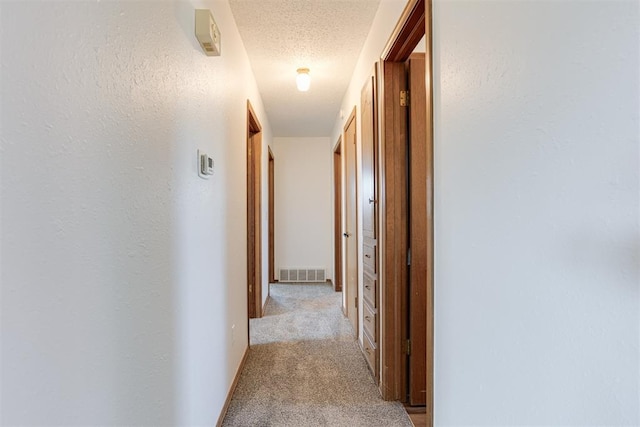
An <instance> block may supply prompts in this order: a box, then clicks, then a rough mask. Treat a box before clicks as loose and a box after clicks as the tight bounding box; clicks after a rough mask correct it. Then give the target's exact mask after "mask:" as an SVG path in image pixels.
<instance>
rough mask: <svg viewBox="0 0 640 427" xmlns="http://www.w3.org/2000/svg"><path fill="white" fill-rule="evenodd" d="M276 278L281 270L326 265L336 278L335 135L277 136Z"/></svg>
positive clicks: (330, 274) (275, 143) (328, 272)
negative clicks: (331, 148)
mask: <svg viewBox="0 0 640 427" xmlns="http://www.w3.org/2000/svg"><path fill="white" fill-rule="evenodd" d="M273 141H274V143H273V146H272V150H273V154H274V158H275V166H276V167H275V194H276V198H275V210H276V215H275V220H276V221H275V226H276V230H275V236H276V239H275V245H276V277H277V276H278V275H279V269H280V268H296V267H303V268H304V267H325V268H326V269H327V278H332V277H333V246H332V245H333V239H332V235H333V223H332V221H331V218H332V217H331V211H332V206H333V203H332V200H333V199H332V197H333V196H332V195H333V191H332V187H331V173H332V172H331V171H332V169H331V164H332V161H333V157H332V154H331V152H330V151H329V149H328V147H329V145H330V144H329V141H330V140H329V138H274V139H273Z"/></svg>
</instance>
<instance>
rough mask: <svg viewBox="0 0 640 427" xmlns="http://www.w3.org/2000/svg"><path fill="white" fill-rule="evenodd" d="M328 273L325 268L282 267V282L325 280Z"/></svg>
mask: <svg viewBox="0 0 640 427" xmlns="http://www.w3.org/2000/svg"><path fill="white" fill-rule="evenodd" d="M326 280H327V275H326V272H325V270H324V268H281V269H280V282H289V283H313V282H316V283H318V282H325V281H326Z"/></svg>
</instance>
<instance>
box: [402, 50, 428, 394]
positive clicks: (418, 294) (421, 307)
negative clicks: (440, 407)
mask: <svg viewBox="0 0 640 427" xmlns="http://www.w3.org/2000/svg"><path fill="white" fill-rule="evenodd" d="M407 72H408V75H407V82H408V85H409V99H410V101H409V102H408V107H409V126H408V128H409V147H408V152H409V156H408V158H409V164H408V170H409V198H408V199H409V248H410V253H411V257H410V263H409V264H410V265H409V292H408V299H409V300H408V306H409V319H408V336H409V341H410V343H411V344H410V351H409V361H408V368H409V373H408V377H409V378H408V380H409V381H408V386H409V394H408V395H409V404H410V405H412V406H423V405H425V404H426V402H427V400H426V397H427V396H426V388H427V385H426V379H427V371H426V369H427V366H426V360H427V358H426V354H427V273H428V272H427V239H426V236H427V215H426V212H427V169H426V168H425V165H426V163H427V124H426V121H425V120H424V118H425V117H426V115H427V113H426V106H427V101H426V96H427V95H426V86H425V54H424V53H414V54H412V55H411V56H410V57H409V60H408V61H407Z"/></svg>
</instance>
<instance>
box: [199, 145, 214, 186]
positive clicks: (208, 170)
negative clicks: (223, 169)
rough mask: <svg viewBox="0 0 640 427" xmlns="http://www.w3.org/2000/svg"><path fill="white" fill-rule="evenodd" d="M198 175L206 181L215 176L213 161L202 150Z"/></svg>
mask: <svg viewBox="0 0 640 427" xmlns="http://www.w3.org/2000/svg"><path fill="white" fill-rule="evenodd" d="M198 175H199V176H200V178H204V179H208V178H209V177H210V176H211V175H213V159H212V158H211V157H209V155H208V154H206V153H202V152H201V151H200V150H198Z"/></svg>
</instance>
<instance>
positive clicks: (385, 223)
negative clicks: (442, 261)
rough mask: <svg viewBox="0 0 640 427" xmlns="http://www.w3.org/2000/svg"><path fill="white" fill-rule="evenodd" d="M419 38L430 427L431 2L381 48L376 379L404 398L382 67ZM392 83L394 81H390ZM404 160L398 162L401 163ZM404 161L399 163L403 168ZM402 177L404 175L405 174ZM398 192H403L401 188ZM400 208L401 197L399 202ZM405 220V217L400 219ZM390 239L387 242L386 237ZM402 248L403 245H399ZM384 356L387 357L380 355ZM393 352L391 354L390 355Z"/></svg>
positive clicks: (391, 132) (390, 100)
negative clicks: (378, 364) (378, 372)
mask: <svg viewBox="0 0 640 427" xmlns="http://www.w3.org/2000/svg"><path fill="white" fill-rule="evenodd" d="M423 36H425V42H426V43H425V44H426V49H425V50H426V53H425V61H426V62H425V80H426V82H425V86H426V100H427V105H426V118H425V119H426V123H427V132H426V160H425V165H424V166H425V174H426V177H427V185H426V190H427V197H426V204H427V206H426V212H424V215H425V216H426V235H425V236H424V238H425V239H426V242H427V243H426V248H427V250H426V252H427V256H426V268H427V292H426V294H427V295H426V298H427V301H426V309H427V331H426V348H427V351H426V372H427V378H426V402H427V403H426V415H427V425H428V426H433V366H434V365H433V358H434V340H433V337H434V301H433V297H434V278H433V267H434V261H433V260H434V234H433V220H434V219H433V191H434V190H433V189H434V173H433V78H432V76H433V52H432V0H409V3H408V4H407V6H406V7H405V9H404V11H403V13H402V15H401V17H400V19H399V20H398V23H397V24H396V27H395V29H394V31H393V32H392V34H391V37H390V38H389V41H388V42H387V45H386V47H385V49H384V50H383V53H382V57H381V67H382V70H381V73H380V76H381V87H380V92H381V95H380V97H379V99H380V100H381V102H382V103H383V105H382V106H381V108H380V109H379V111H380V127H381V128H380V135H381V138H380V148H379V152H380V189H381V193H380V204H381V206H380V208H379V209H380V216H381V221H380V224H381V233H380V236H381V242H380V245H381V253H382V254H383V256H382V257H381V262H382V265H381V275H380V276H381V277H382V279H383V280H382V283H381V286H382V292H383V293H382V295H381V297H382V298H381V299H382V307H381V308H382V316H383V319H385V320H383V322H384V323H383V325H382V328H383V334H382V336H381V341H382V342H381V344H382V359H383V360H382V362H383V363H384V366H383V369H382V372H381V374H382V377H381V383H380V391H381V393H382V395H383V397H384V398H385V399H387V400H404V399H405V398H406V396H403V395H402V394H403V393H404V390H406V388H404V387H403V373H402V366H403V365H402V361H401V360H400V359H404V358H403V357H400V358H398V357H397V356H399V355H402V354H403V350H402V342H401V339H400V338H399V337H398V336H397V334H398V333H400V337H401V336H402V333H401V332H402V322H403V319H401V318H399V316H398V314H397V311H396V310H397V309H398V308H401V304H402V302H401V301H402V292H403V290H402V286H393V284H395V282H394V280H395V279H396V278H402V277H406V276H407V275H406V272H407V266H406V257H405V258H403V257H402V256H394V253H393V251H394V250H395V249H396V246H395V245H390V242H389V241H388V240H389V237H392V236H393V234H392V233H393V230H398V227H399V228H400V229H402V227H403V224H402V221H403V220H402V218H400V217H399V216H398V215H394V214H393V213H394V212H397V211H401V209H402V206H403V201H402V200H399V199H398V197H397V196H398V194H396V193H394V188H398V185H397V184H398V183H397V181H394V180H393V177H394V176H395V177H398V176H401V175H402V172H404V171H400V170H398V169H396V168H397V167H398V166H399V162H398V159H397V154H396V155H395V156H394V153H393V152H392V150H391V149H390V148H391V147H387V144H393V142H394V141H397V139H398V138H399V137H400V136H401V135H399V132H402V131H403V130H402V128H401V127H400V128H398V127H396V126H393V125H392V123H393V122H392V120H394V111H395V114H399V113H398V110H399V109H400V107H399V103H398V102H395V99H394V98H395V97H396V96H398V95H397V94H395V96H394V92H395V90H396V89H397V87H396V88H395V89H394V87H393V79H391V80H390V79H389V78H388V76H387V74H386V71H385V70H387V69H391V68H393V67H395V65H393V64H398V63H402V64H403V63H404V62H405V61H406V60H407V59H408V58H409V55H410V54H411V53H412V52H413V50H414V48H415V47H416V45H417V44H418V42H419V41H420V40H421V39H422V37H423ZM396 83H397V82H396ZM403 163H404V162H403ZM405 168H406V166H405V165H403V166H402V169H403V170H404V169H405ZM405 179H406V178H405ZM400 194H405V197H404V198H405V199H406V191H403V192H401V193H400ZM404 203H405V206H406V200H405V201H404ZM404 220H405V221H406V217H405V219H404ZM392 242H393V240H392ZM405 248H406V246H405ZM385 356H386V357H387V358H385ZM394 356H395V357H394Z"/></svg>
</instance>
